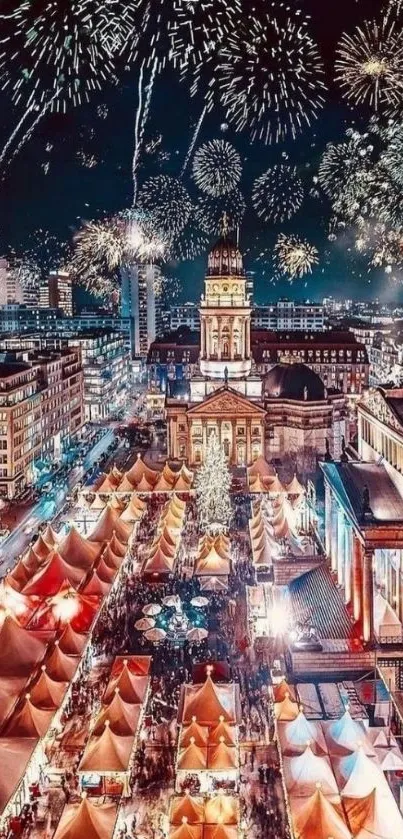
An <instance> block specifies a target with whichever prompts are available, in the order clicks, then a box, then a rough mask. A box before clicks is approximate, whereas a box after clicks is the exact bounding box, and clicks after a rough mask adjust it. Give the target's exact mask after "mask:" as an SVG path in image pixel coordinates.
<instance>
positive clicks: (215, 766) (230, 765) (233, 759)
mask: <svg viewBox="0 0 403 839" xmlns="http://www.w3.org/2000/svg"><path fill="white" fill-rule="evenodd" d="M208 767H209V769H212V770H213V772H223V771H225V770H228V769H236V768H237V767H238V753H237V750H236V748H234V746H227V745H226V744H225V742H224V740H223V741H222V742H221V743H219V744H218V746H213V747H211V748H209V750H208Z"/></svg>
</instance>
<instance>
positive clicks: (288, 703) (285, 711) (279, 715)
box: [274, 693, 299, 722]
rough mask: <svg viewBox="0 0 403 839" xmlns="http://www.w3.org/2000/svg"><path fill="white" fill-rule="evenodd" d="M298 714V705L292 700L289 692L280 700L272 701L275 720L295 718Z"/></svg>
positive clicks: (283, 720) (285, 720)
mask: <svg viewBox="0 0 403 839" xmlns="http://www.w3.org/2000/svg"><path fill="white" fill-rule="evenodd" d="M298 714H299V707H298V704H297V703H296V702H293V701H292V699H291V698H290V695H289V694H287V693H286V694H285V697H284V699H283V700H282V702H275V703H274V715H275V717H276V719H277V720H279V721H282V722H288V721H289V720H295V719H296V718H297V716H298Z"/></svg>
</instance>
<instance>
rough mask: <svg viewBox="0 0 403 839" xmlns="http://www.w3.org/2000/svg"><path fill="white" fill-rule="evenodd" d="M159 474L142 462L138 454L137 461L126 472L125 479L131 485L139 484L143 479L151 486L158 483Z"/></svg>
mask: <svg viewBox="0 0 403 839" xmlns="http://www.w3.org/2000/svg"><path fill="white" fill-rule="evenodd" d="M159 475H160V473H159V472H156V471H155V470H154V469H150V468H149V467H148V466H146V464H145V463H144V461H143V460H142V457H141V454H140V452H139V453H138V454H137V460H136V462H135V463H134V464H133V466H132V467H131V469H129V471H128V472H126V478H127V479H128V480H129V481H130V483H131V484H134V485H136V484H138V483H140V481H141V479H142V478H143V477H145V478H146V480H147V481H149V482H150V484H151V486H152V485H153V484H155V483H156V482H157V481H158V478H159Z"/></svg>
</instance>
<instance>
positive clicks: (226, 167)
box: [193, 140, 242, 197]
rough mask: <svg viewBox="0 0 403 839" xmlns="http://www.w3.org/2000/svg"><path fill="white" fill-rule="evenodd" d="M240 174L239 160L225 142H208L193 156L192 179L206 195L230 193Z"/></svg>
mask: <svg viewBox="0 0 403 839" xmlns="http://www.w3.org/2000/svg"><path fill="white" fill-rule="evenodd" d="M241 174H242V165H241V158H240V156H239V154H238V152H237V150H236V149H234V147H233V146H231V144H230V143H228V142H227V141H226V140H210V141H209V142H208V143H205V145H204V146H201V147H200V148H199V149H198V150H197V152H196V154H195V156H194V159H193V178H194V180H195V183H196V184H197V186H198V187H199V189H200V190H201V191H202V192H206V193H207V194H208V195H212V196H214V197H218V196H220V195H226V194H227V193H228V192H232V191H233V190H234V189H235V187H236V186H237V184H238V183H239V180H240V178H241Z"/></svg>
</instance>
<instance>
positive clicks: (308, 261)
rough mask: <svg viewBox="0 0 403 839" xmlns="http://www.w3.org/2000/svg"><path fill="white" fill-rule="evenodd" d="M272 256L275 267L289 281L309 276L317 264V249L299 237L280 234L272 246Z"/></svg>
mask: <svg viewBox="0 0 403 839" xmlns="http://www.w3.org/2000/svg"><path fill="white" fill-rule="evenodd" d="M274 256H275V261H276V264H277V267H278V269H279V271H280V272H281V273H282V274H285V275H286V276H288V277H289V279H290V280H294V279H296V278H299V279H301V278H302V277H305V275H306V274H311V273H312V269H313V267H314V266H315V265H317V264H318V263H319V255H318V251H317V248H315V246H314V245H311V244H309V242H307V241H306V240H305V239H301V238H300V237H299V236H294V235H291V236H287V235H285V233H280V236H279V237H278V239H277V242H276V244H275V246H274Z"/></svg>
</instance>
